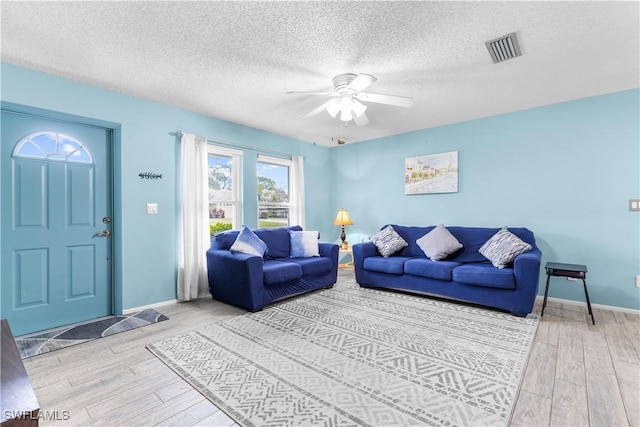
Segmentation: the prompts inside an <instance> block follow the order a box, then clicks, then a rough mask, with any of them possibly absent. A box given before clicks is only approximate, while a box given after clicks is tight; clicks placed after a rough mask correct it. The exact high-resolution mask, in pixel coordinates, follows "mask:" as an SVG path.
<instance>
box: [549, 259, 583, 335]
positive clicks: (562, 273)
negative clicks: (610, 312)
mask: <svg viewBox="0 0 640 427" xmlns="http://www.w3.org/2000/svg"><path fill="white" fill-rule="evenodd" d="M544 268H545V270H547V286H546V287H545V289H544V301H543V303H542V313H540V316H544V308H545V307H546V306H547V294H548V293H549V279H551V277H552V276H554V277H570V278H573V279H581V280H582V285H583V286H584V295H585V297H586V298H587V308H588V309H589V314H590V315H591V321H592V322H593V324H594V325H595V324H596V320H595V319H594V318H593V311H592V310H591V301H590V300H589V291H587V281H586V280H587V266H586V265H580V264H563V263H560V262H548V263H547V264H546V265H545V266H544Z"/></svg>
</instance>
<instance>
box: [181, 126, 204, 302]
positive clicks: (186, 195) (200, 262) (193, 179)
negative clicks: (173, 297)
mask: <svg viewBox="0 0 640 427" xmlns="http://www.w3.org/2000/svg"><path fill="white" fill-rule="evenodd" d="M181 155H182V161H181V169H182V172H181V178H182V180H181V184H180V211H181V218H180V230H179V251H178V300H180V301H189V300H191V299H194V298H198V297H199V296H200V295H204V294H206V292H207V289H208V280H207V262H206V256H205V252H206V251H207V249H208V248H209V243H210V241H209V239H208V237H209V229H208V228H209V215H208V212H209V195H208V165H207V139H206V138H203V137H201V136H195V135H189V134H183V135H182V139H181Z"/></svg>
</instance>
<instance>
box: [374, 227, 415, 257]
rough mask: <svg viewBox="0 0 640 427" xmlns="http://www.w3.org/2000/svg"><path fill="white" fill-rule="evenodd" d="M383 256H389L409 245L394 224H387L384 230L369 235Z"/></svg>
mask: <svg viewBox="0 0 640 427" xmlns="http://www.w3.org/2000/svg"><path fill="white" fill-rule="evenodd" d="M369 239H371V241H372V242H373V244H374V245H375V246H376V248H377V249H378V252H380V255H382V256H383V257H388V256H390V255H393V254H394V253H396V252H398V251H399V250H400V249H402V248H404V247H406V246H408V243H407V242H406V241H405V240H404V239H403V238H402V237H400V235H399V234H398V233H396V231H395V230H394V229H393V227H392V226H390V225H387V226H386V227H384V228H383V229H382V230H380V231H378V232H377V233H375V234H373V235H372V236H371V237H369Z"/></svg>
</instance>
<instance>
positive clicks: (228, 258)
mask: <svg viewBox="0 0 640 427" xmlns="http://www.w3.org/2000/svg"><path fill="white" fill-rule="evenodd" d="M206 255H207V275H208V278H209V290H210V291H211V295H212V296H213V297H214V298H215V299H217V300H220V301H223V302H227V303H230V304H234V305H237V306H239V307H242V308H244V309H246V310H249V311H256V310H259V309H261V308H262V307H263V306H264V284H263V275H262V273H263V265H264V260H263V259H262V258H261V257H259V256H255V255H248V254H243V253H239V252H231V251H228V250H218V249H209V250H208V251H207V254H206Z"/></svg>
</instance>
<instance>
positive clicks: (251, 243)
mask: <svg viewBox="0 0 640 427" xmlns="http://www.w3.org/2000/svg"><path fill="white" fill-rule="evenodd" d="M230 249H231V251H232V252H241V253H243V254H249V255H257V256H259V257H261V258H262V257H264V254H265V252H267V244H266V243H265V242H263V241H262V239H260V238H259V237H258V236H257V235H256V233H254V232H253V231H251V229H250V228H249V227H247V226H246V225H243V226H242V229H241V230H240V233H238V237H236V240H235V242H233V245H231V248H230Z"/></svg>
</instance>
